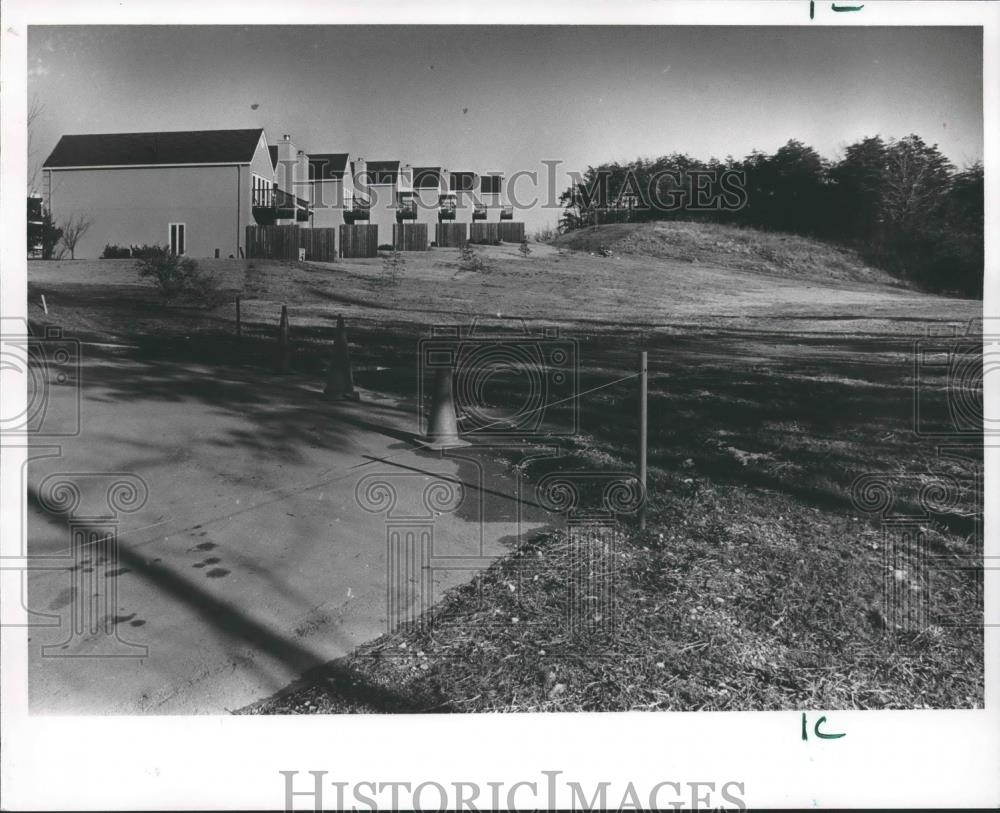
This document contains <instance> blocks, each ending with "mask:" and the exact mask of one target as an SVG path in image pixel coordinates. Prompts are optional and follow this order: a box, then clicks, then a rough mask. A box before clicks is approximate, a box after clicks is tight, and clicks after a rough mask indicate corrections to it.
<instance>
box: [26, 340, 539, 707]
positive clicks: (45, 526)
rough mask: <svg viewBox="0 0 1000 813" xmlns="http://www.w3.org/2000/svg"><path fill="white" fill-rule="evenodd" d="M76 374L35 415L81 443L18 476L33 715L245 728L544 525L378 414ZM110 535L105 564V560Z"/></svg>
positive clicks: (279, 384) (315, 396)
mask: <svg viewBox="0 0 1000 813" xmlns="http://www.w3.org/2000/svg"><path fill="white" fill-rule="evenodd" d="M85 350H86V348H85ZM95 353H104V354H103V355H95ZM88 355H89V356H90V359H89V360H86V361H85V363H84V365H83V367H82V372H81V376H80V378H81V384H80V386H79V388H77V386H76V385H75V383H74V382H73V381H72V380H71V381H69V382H68V383H66V384H63V385H61V386H51V387H50V393H51V398H50V404H49V412H48V414H47V415H46V420H47V421H49V425H50V426H52V425H57V424H58V425H61V426H67V427H70V426H72V423H73V419H74V415H75V413H76V409H77V407H76V401H75V396H76V393H77V392H79V394H80V399H79V414H80V433H79V435H78V436H76V437H70V438H50V439H46V440H43V441H39V442H38V443H37V444H36V445H35V447H34V448H33V450H32V455H33V460H32V461H31V463H30V465H29V467H28V475H27V480H28V522H29V526H28V527H29V533H28V537H29V542H28V545H29V553H30V554H31V555H32V556H33V557H37V558H35V559H33V560H32V561H33V562H38V563H39V565H40V567H39V569H36V570H33V571H32V572H31V574H30V575H29V578H28V590H27V604H28V607H29V610H30V611H31V612H32V613H33V615H32V620H33V622H35V624H36V626H33V627H32V629H31V633H30V637H29V648H30V676H29V687H30V702H31V709H32V711H33V712H34V713H121V714H131V713H139V712H147V713H222V712H224V711H226V710H230V709H235V708H238V707H240V706H243V705H245V704H247V703H249V702H251V701H253V700H256V699H259V698H261V697H265V696H267V695H269V694H271V693H273V692H274V691H276V690H278V689H279V688H282V687H283V686H285V685H287V684H288V683H289V682H291V681H292V680H294V679H295V678H297V677H298V676H300V675H301V674H302V673H303V672H304V671H306V670H307V669H309V668H310V667H312V666H315V665H318V664H320V663H324V662H326V661H328V660H331V659H333V658H336V657H339V656H341V655H344V654H346V653H348V652H349V651H350V650H351V649H352V648H353V647H355V646H356V645H358V644H360V643H362V642H364V641H366V640H370V639H372V638H374V637H376V636H378V635H379V634H381V633H382V632H384V631H385V629H386V626H387V623H392V619H397V618H403V617H406V616H407V614H412V613H413V612H416V611H418V610H419V608H420V606H421V603H422V602H423V603H426V602H428V601H433V600H434V599H435V598H436V597H439V596H440V594H441V591H443V590H444V589H447V588H448V587H449V586H451V585H453V584H456V583H459V582H461V581H463V580H466V579H468V578H470V577H471V575H472V573H474V572H475V570H477V569H479V568H482V567H484V566H486V565H487V564H488V563H489V561H490V560H491V558H492V557H495V556H497V555H499V554H501V553H503V552H504V551H505V550H506V549H507V547H506V543H509V542H510V541H511V540H512V539H513V538H514V537H515V536H516V535H517V534H518V533H521V532H524V531H526V530H529V529H531V528H536V527H539V526H540V525H541V524H543V523H544V522H546V521H547V519H548V518H547V515H546V514H545V513H544V512H543V511H541V509H539V508H537V507H536V506H531V505H525V504H524V503H522V502H521V501H519V500H517V499H515V495H516V489H517V484H516V482H515V480H514V479H513V478H512V476H511V475H508V474H505V473H503V471H502V469H501V466H500V465H499V464H498V463H497V462H496V461H495V460H493V459H492V457H491V455H490V454H489V453H488V452H484V451H483V450H468V449H460V450H453V451H451V452H448V453H445V454H444V455H442V453H440V452H436V453H432V452H426V451H422V450H420V449H419V448H418V447H416V446H415V445H414V444H413V443H412V436H411V434H410V433H412V432H414V431H415V430H416V428H417V427H416V417H415V415H414V414H413V412H412V410H408V409H405V408H403V407H401V406H400V405H399V404H398V403H397V402H395V401H392V400H390V399H387V398H384V397H378V396H376V395H375V394H373V393H366V394H365V400H364V402H362V403H360V404H355V403H349V402H341V403H330V402H326V401H324V400H323V399H322V398H321V395H320V388H319V386H318V383H317V382H316V381H315V380H307V379H305V378H298V377H296V376H294V375H293V376H285V377H278V376H268V375H265V374H261V373H255V372H251V371H249V370H246V369H235V370H231V371H221V377H220V370H218V369H215V368H210V367H203V366H199V365H193V364H175V363H167V362H151V361H142V362H139V361H136V360H134V359H130V358H126V357H123V356H121V355H118V356H115V355H113V354H112V355H108V354H107V353H106V351H101V350H98V349H94V348H90V349H89V351H88ZM455 455H463V456H464V457H462V458H458V457H456V456H455ZM67 482H68V483H70V484H71V487H70V488H66V487H64V484H65V483H67ZM116 483H119V484H124V485H118V486H116V485H115V484H116ZM115 533H116V534H117V539H118V544H117V559H116V558H115V553H116V552H115V546H114V545H111V546H108V545H107V544H106V543H104V542H102V541H101V540H102V539H106V538H107V537H108V536H109V534H115ZM72 540H75V541H72ZM421 545H426V546H427V547H426V548H421ZM421 550H425V551H426V553H425V554H423V555H424V556H425V557H426V556H428V555H429V556H430V557H431V558H430V559H429V563H430V564H431V565H432V570H430V571H425V570H421V567H420V562H421V561H424V563H425V564H427V563H428V560H427V559H426V558H425V559H423V560H422V559H421ZM41 566H44V568H51V569H44V568H43V567H41ZM428 572H429V573H431V574H433V575H432V578H431V580H430V581H431V583H430V584H427V585H424V586H421V581H420V574H421V573H424V574H426V573H428ZM43 625H51V626H43Z"/></svg>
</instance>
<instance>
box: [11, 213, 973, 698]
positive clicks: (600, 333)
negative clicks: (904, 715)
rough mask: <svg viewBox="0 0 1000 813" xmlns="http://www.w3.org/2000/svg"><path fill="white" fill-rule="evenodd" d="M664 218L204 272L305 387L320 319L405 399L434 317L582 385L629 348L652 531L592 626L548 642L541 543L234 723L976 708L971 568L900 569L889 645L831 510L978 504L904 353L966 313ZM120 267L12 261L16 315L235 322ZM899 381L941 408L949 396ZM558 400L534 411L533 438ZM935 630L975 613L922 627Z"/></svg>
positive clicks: (629, 444)
mask: <svg viewBox="0 0 1000 813" xmlns="http://www.w3.org/2000/svg"><path fill="white" fill-rule="evenodd" d="M670 226H671V227H672V228H671V229H667V230H666V231H665V230H664V229H663V228H662V224H661V225H660V226H656V227H652V228H646V229H638V228H635V227H617V226H613V227H604V228H602V229H600V230H598V232H596V233H594V232H589V231H584V232H579V233H577V235H574V236H572V238H573V240H574V241H580V240H587V239H591V238H590V237H588V235H592V238H593V239H594V240H596V241H599V244H608V245H612V246H613V247H615V248H614V251H615V254H614V256H612V257H610V258H604V257H596V256H591V255H590V254H589V253H588V252H587V250H586V249H587V245H586V243H579V242H576V243H574V245H576V246H577V247H579V248H580V249H581V250H578V251H575V250H570V249H567V248H565V247H563V248H558V247H549V246H543V245H538V246H536V247H533V254H532V255H531V257H529V258H528V259H525V258H523V257H521V256H520V255H519V254H518V253H517V247H516V246H513V245H511V246H501V247H488V248H486V249H484V254H486V255H487V256H488V257H489V260H490V263H491V270H490V271H489V272H488V273H485V274H479V273H468V272H463V271H462V270H461V268H460V267H459V257H458V254H457V252H456V251H454V250H447V249H443V250H436V251H431V252H427V253H426V254H420V253H413V254H408V255H407V268H406V274H405V276H404V278H402V279H401V281H400V284H399V285H396V286H382V285H379V284H378V282H377V280H378V277H379V275H380V272H381V262H380V261H379V260H371V261H356V262H344V263H338V264H326V265H324V264H298V263H271V262H263V261H250V262H245V261H215V262H212V261H207V262H206V263H204V267H205V268H206V269H210V270H214V271H215V272H216V273H217V274H218V275H219V276H220V277H221V278H222V285H223V287H224V288H228V290H229V291H230V292H231V293H233V294H236V293H240V294H241V296H242V297H243V314H244V320H245V324H244V330H245V334H244V344H243V348H242V349H241V350H240V355H239V361H240V363H249V364H254V363H260V364H268V363H270V362H269V359H270V355H268V354H269V353H270V352H271V350H272V349H273V346H272V344H271V342H273V336H274V330H275V328H276V326H277V319H278V313H279V311H280V305H281V304H282V303H287V304H288V305H289V310H290V314H291V322H292V339H293V342H294V343H295V358H294V364H295V366H296V368H297V369H299V370H316V371H317V372H318V371H319V370H320V369H321V367H322V364H323V358H324V354H325V353H326V352H327V351H328V349H329V346H330V341H331V340H332V331H333V325H334V321H335V317H336V315H337V313H343V314H344V315H345V317H346V318H347V320H348V326H349V330H350V335H351V339H352V342H353V343H354V345H355V347H354V348H352V354H353V357H354V359H355V363H356V364H357V366H358V368H359V369H361V370H362V371H361V372H359V373H358V375H357V378H358V381H359V383H360V384H361V386H364V387H368V388H371V389H375V390H384V391H392V392H394V393H396V394H398V395H401V396H404V397H409V398H412V396H413V393H414V392H415V390H416V369H415V363H414V352H413V348H414V346H415V341H416V339H417V338H418V337H419V336H421V335H426V331H427V329H428V328H429V326H430V325H433V324H440V323H449V324H468V323H469V320H470V319H471V318H472V317H490V316H493V315H494V314H496V313H498V312H499V313H501V314H502V315H503V316H518V317H524V318H525V319H526V320H527V322H528V324H529V326H537V325H541V324H553V323H555V324H559V325H560V326H561V327H562V328H563V330H564V332H565V333H566V334H568V335H570V336H572V337H574V338H575V339H576V341H577V342H578V344H577V347H578V353H579V358H580V371H579V373H580V380H579V389H580V390H587V389H590V388H592V387H595V386H599V385H606V384H607V383H608V382H610V381H614V380H616V379H618V378H621V377H622V376H623V375H627V374H629V373H631V372H632V371H633V370H634V364H635V355H636V351H637V349H638V348H640V347H644V348H646V349H648V350H649V353H650V370H651V378H650V416H651V423H650V451H649V455H650V459H649V460H650V467H651V468H650V477H651V499H652V503H651V507H650V531H649V533H646V534H639V533H636V532H635V531H634V529H633V528H631V526H629V525H628V523H627V522H626V525H625V527H624V535H623V538H622V542H621V544H620V545H619V546H618V547H617V548H616V549H615V550H614V551H613V552H608V553H607V555H606V556H604V557H603V559H602V560H601V561H603V562H604V565H606V568H607V569H608V571H609V572H612V573H613V574H614V578H615V584H616V589H615V596H616V609H615V612H614V614H613V617H612V616H611V615H608V614H606V613H602V618H601V620H600V621H597V620H596V619H592V620H593V623H592V624H591V626H590V627H589V633H588V634H585V635H568V634H567V623H566V618H567V602H568V598H567V592H566V585H567V582H568V579H567V573H568V572H570V571H572V568H569V571H568V569H567V568H568V567H569V566H568V558H569V557H570V554H571V553H573V550H574V545H576V544H577V543H576V542H574V541H572V540H570V539H569V538H568V537H567V536H566V535H565V534H564V533H561V532H558V531H555V530H553V531H549V532H546V533H545V534H541V535H539V536H537V537H534V538H532V539H529V540H522V541H521V543H520V545H519V547H518V548H517V549H516V550H514V551H512V552H511V554H510V555H509V556H508V557H505V558H504V559H502V560H500V561H498V562H497V563H496V564H495V565H494V566H493V567H491V568H490V569H489V570H488V571H487V572H486V573H485V574H483V575H481V576H480V577H479V578H477V580H476V581H475V582H474V583H473V584H471V585H466V586H465V587H462V588H458V589H457V590H455V591H453V592H452V593H451V594H449V595H448V596H447V597H446V598H445V600H444V601H443V602H442V604H441V605H440V606H439V607H437V608H436V609H435V611H434V614H433V618H432V623H430V624H429V625H426V626H423V627H420V628H415V629H403V630H399V631H397V632H396V633H394V634H393V635H390V636H385V637H383V638H381V639H379V640H377V641H374V642H372V643H371V644H369V645H367V646H365V647H362V648H361V649H360V650H359V651H358V652H357V653H356V654H355V655H354V656H352V657H351V658H348V659H346V660H345V661H341V662H337V663H334V664H331V665H329V666H328V667H327V668H326V669H324V670H321V671H320V672H318V673H316V674H313V675H309V676H306V677H305V678H304V680H303V681H302V682H301V683H299V684H297V685H296V686H294V687H291V688H290V689H289V690H288V691H287V692H284V693H282V694H281V695H280V696H279V697H276V698H271V699H269V700H266V701H263V702H261V703H259V704H256V705H255V706H253V707H251V708H249V709H247V710H245V711H246V712H247V713H270V712H316V711H373V712H378V711H428V710H436V711H489V710H494V711H525V710H575V709H590V710H596V709H601V710H620V709H651V710H652V709H675V710H677V709H684V710H693V709H787V708H792V707H824V708H920V707H924V706H927V707H934V708H967V707H977V706H981V704H982V699H983V686H982V679H983V648H982V647H983V640H982V629H981V627H980V628H977V627H976V625H975V619H976V617H977V614H978V617H979V619H980V620H981V612H982V603H981V602H982V598H981V595H980V594H979V593H978V592H977V591H978V589H979V586H978V584H977V581H976V580H977V578H981V573H979V574H977V573H976V572H974V571H973V572H968V571H960V570H956V569H952V570H947V571H944V572H940V573H935V574H931V573H923V572H908V573H903V574H902V575H901V576H900V577H899V579H898V582H899V585H900V586H902V587H903V588H904V589H907V590H913V591H914V592H915V593H916V592H919V591H920V590H922V589H924V588H933V589H932V590H931V592H930V599H929V603H928V606H927V607H926V609H927V611H928V614H927V619H926V621H925V622H924V623H922V624H920V625H903V626H900V627H898V628H897V627H896V626H895V623H894V622H893V619H892V617H891V615H888V614H887V612H886V607H885V602H884V599H883V593H882V588H883V582H884V579H885V578H886V577H887V576H888V577H891V578H895V574H894V572H893V570H892V568H891V566H890V565H889V564H888V562H889V560H888V559H887V558H886V557H885V555H884V553H885V544H886V543H885V539H884V538H883V535H882V533H881V530H880V528H879V526H878V523H877V522H876V521H875V518H873V517H872V516H871V515H868V514H862V513H859V511H858V510H857V509H856V508H855V507H854V506H853V505H852V501H851V485H852V483H853V482H854V480H855V478H856V477H858V476H859V475H861V474H866V473H878V474H880V475H883V476H884V477H885V478H887V479H888V480H889V481H890V482H891V483H892V484H893V485H895V486H896V490H897V493H898V505H897V510H898V511H899V512H900V513H902V514H906V515H917V514H918V513H919V506H918V505H917V494H918V493H919V491H920V489H921V488H922V487H924V486H925V485H927V484H928V483H930V482H933V481H934V479H935V478H937V477H941V476H950V477H953V478H955V480H956V481H957V482H959V483H960V484H961V486H962V489H963V495H964V499H965V501H966V502H968V501H970V500H972V499H974V497H975V494H974V485H973V484H974V482H975V476H976V473H977V471H978V470H979V469H980V468H981V458H978V459H977V458H976V455H975V454H973V455H972V457H970V458H969V459H968V460H965V461H962V460H956V459H945V458H942V457H941V456H940V455H939V454H938V452H937V448H936V445H935V441H934V440H933V439H929V438H926V437H921V436H919V435H917V434H915V433H914V431H913V394H914V378H913V363H912V362H913V352H914V342H915V341H916V340H917V339H918V338H919V337H921V336H922V335H923V334H924V332H925V330H926V329H927V328H928V327H930V326H933V327H935V328H937V329H940V328H943V327H949V326H950V327H960V326H963V325H964V324H965V323H966V322H967V321H968V320H969V319H972V318H974V317H976V316H981V313H982V308H981V303H979V302H975V301H969V300H959V299H947V298H942V297H934V296H928V295H925V294H920V293H918V292H915V291H908V290H901V289H900V288H898V287H895V286H894V285H892V284H891V283H890V282H889V281H888V280H886V279H883V278H881V277H880V276H879V275H878V274H870V273H869V271H868V270H866V269H864V268H863V266H862V265H860V264H858V263H857V261H856V258H852V257H851V256H850V255H847V254H844V253H843V252H840V251H838V250H836V249H832V248H830V247H827V246H823V245H822V244H818V243H815V242H811V241H806V240H804V239H803V238H786V237H784V236H782V235H770V234H757V233H752V232H746V231H744V230H740V229H726V228H723V227H711V228H707V229H706V228H705V227H703V226H701V225H694V226H687V225H683V224H670ZM561 239H563V238H561ZM691 257H693V258H694V259H696V260H697V262H690V261H689V260H690V258H691ZM127 263H128V261H117V263H116V261H102V262H100V263H97V262H86V261H78V262H76V263H70V262H64V263H45V264H42V263H32V264H30V266H29V280H30V285H29V297H30V301H31V302H32V303H33V304H34V303H35V302H37V299H38V295H39V294H41V293H45V294H46V295H47V299H48V303H49V307H50V311H51V313H50V316H49V317H48V320H47V321H48V323H51V324H57V325H61V326H63V327H64V329H65V330H66V331H67V332H68V333H70V334H73V335H79V336H83V337H87V336H92V337H99V338H101V339H102V340H107V339H109V338H111V339H115V340H119V341H123V342H133V343H135V344H137V345H139V346H140V347H141V348H143V352H154V351H157V352H165V353H170V354H172V355H176V354H178V353H184V354H187V355H188V356H196V357H198V358H199V359H202V360H206V359H207V360H216V361H218V362H219V363H220V364H226V363H230V362H231V361H232V358H233V353H234V352H235V350H234V345H233V342H232V310H231V308H229V307H226V306H224V307H221V308H216V309H208V310H205V309H179V308H173V309H164V308H163V307H162V306H160V305H159V304H158V303H157V302H156V301H155V296H154V293H153V291H152V289H151V288H149V287H148V286H143V285H141V284H139V283H138V282H137V281H136V280H135V278H134V274H133V272H132V271H131V270H130V268H129V267H128V265H127ZM30 313H31V316H32V319H33V320H35V321H37V322H39V323H41V322H45V321H46V320H45V318H44V316H43V314H42V313H41V310H40V309H39V308H36V307H32V309H31V311H30ZM376 367H381V368H384V369H382V370H381V371H378V372H376V371H375V368H376ZM500 383H502V382H500ZM923 386H924V387H925V390H926V391H925V392H924V395H925V396H926V397H928V398H929V399H930V400H931V402H932V403H933V405H935V406H936V407H937V408H938V409H939V410H940V409H941V408H942V407H943V406H944V405H945V404H946V401H947V397H948V396H947V389H946V386H947V381H946V380H945V379H944V378H943V377H938V378H936V379H934V380H931V381H925V382H924V384H923ZM505 391H508V392H509V394H508V395H504V393H505ZM491 392H492V393H493V397H495V398H496V399H497V403H496V404H491V405H490V406H491V407H493V408H498V409H501V410H502V409H503V408H505V407H510V406H512V405H516V404H514V401H511V403H505V401H504V399H505V398H508V399H515V400H516V399H517V397H518V396H517V392H518V391H517V388H516V387H515V386H513V382H512V386H511V387H510V388H508V390H505V388H504V387H502V386H498V387H495V388H493V389H492V390H491ZM633 398H634V386H633V384H632V383H628V382H626V383H623V384H620V385H616V386H615V387H609V388H607V389H604V390H601V391H599V392H597V393H594V394H592V395H590V396H587V397H586V398H584V399H581V401H580V402H579V404H578V405H577V406H579V408H580V410H581V413H580V418H581V429H580V432H579V433H578V434H577V435H576V436H574V437H572V438H566V439H564V440H563V441H562V446H563V448H564V451H565V455H566V457H565V458H564V460H563V461H562V462H560V463H559V464H558V465H562V466H573V467H583V468H590V469H595V470H605V471H606V470H609V469H626V470H628V469H629V468H631V467H632V466H633V465H634V452H633V447H634V426H633V424H632V423H631V419H630V417H629V416H630V415H632V414H633V407H634V400H632V399H633ZM572 408H573V405H563V406H561V407H560V408H558V409H553V410H551V414H548V415H547V418H548V420H549V421H550V422H551V424H552V426H553V428H555V429H558V428H559V427H560V426H565V425H566V424H567V423H568V421H569V418H570V410H571V409H572ZM509 462H510V463H511V465H517V464H518V462H519V461H518V460H516V459H514V458H511V459H510V461H509ZM546 465H553V464H546ZM547 470H548V469H546V468H545V467H544V465H543V464H531V465H530V466H528V467H527V468H526V470H525V471H526V473H527V474H528V476H529V477H532V478H537V477H539V476H541V475H542V474H544V473H545V472H546V471H547ZM967 508H968V506H967V505H966V506H960V507H958V508H956V509H954V510H952V511H950V512H945V513H940V514H936V515H932V516H927V517H926V518H925V519H924V520H922V522H923V527H924V532H925V533H926V537H927V539H928V544H929V545H930V547H931V549H932V550H933V552H934V553H935V554H936V555H938V556H939V557H941V558H943V559H945V560H954V561H962V560H967V559H968V558H969V557H970V556H972V555H974V553H975V549H976V529H975V527H974V523H973V521H972V519H971V518H970V516H969V513H968V511H967V510H966V509H967ZM601 572H604V571H601ZM595 573H596V571H595ZM587 578H592V579H593V578H597V577H596V576H594V577H590V576H587ZM597 581H598V582H600V579H599V578H598V579H597ZM931 582H933V583H931ZM954 617H964V618H967V619H972V622H971V623H969V624H967V625H965V626H962V627H958V628H956V627H947V626H946V625H945V624H944V623H943V622H942V619H947V618H954ZM515 618H516V619H517V621H514V619H515ZM612 622H613V623H612ZM404 645H405V646H404ZM543 653H544V654H543Z"/></svg>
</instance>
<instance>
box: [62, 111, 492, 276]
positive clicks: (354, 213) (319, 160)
mask: <svg viewBox="0 0 1000 813" xmlns="http://www.w3.org/2000/svg"><path fill="white" fill-rule="evenodd" d="M42 169H43V191H42V195H43V198H44V200H45V206H46V208H47V209H48V211H49V212H50V213H51V214H52V217H53V219H54V221H55V222H57V223H63V222H67V221H68V220H69V219H70V218H74V217H84V218H86V219H87V220H88V221H89V222H90V227H89V229H88V230H87V231H86V233H85V234H84V235H83V237H82V238H81V239H80V241H79V243H78V244H77V247H76V256H77V257H78V258H94V257H98V256H100V254H101V252H102V251H103V249H104V247H105V245H119V246H132V245H143V244H156V245H166V246H168V247H169V248H170V250H171V251H174V252H176V253H178V254H186V255H190V256H194V257H213V256H216V257H229V256H233V257H241V256H244V253H245V249H246V243H245V241H246V227H247V226H248V225H259V226H268V225H278V226H281V225H297V226H299V227H302V228H336V227H339V226H341V225H344V224H348V225H349V224H355V223H368V224H371V225H375V226H376V227H377V229H378V242H379V244H388V243H392V241H393V226H394V225H396V224H399V223H402V224H406V223H422V224H426V225H427V227H428V242H430V241H431V240H433V239H434V226H435V224H437V223H438V222H458V223H466V224H471V223H473V222H479V221H486V222H496V221H498V220H501V219H503V218H504V217H507V218H508V219H509V217H510V211H509V207H505V205H504V201H503V200H502V197H503V195H502V185H503V183H502V182H503V176H502V175H500V174H497V173H491V174H488V175H482V176H480V175H478V174H477V173H476V172H473V171H457V172H452V171H449V170H447V169H445V168H443V167H439V166H420V167H414V166H412V165H410V164H408V163H404V162H402V161H400V160H374V161H369V160H366V159H365V158H362V157H360V156H357V157H354V158H353V160H352V158H351V155H350V154H349V153H348V152H346V151H343V152H306V151H305V150H303V149H301V148H300V147H299V146H297V145H296V144H295V142H294V141H293V139H292V137H291V136H290V135H288V134H285V135H283V136H282V137H281V139H279V140H278V141H276V142H275V143H273V144H271V143H269V142H268V139H267V137H266V134H265V132H264V130H263V129H262V128H255V129H241V130H197V131H179V132H148V133H103V134H84V135H64V136H63V137H62V138H60V140H59V142H58V143H57V144H56V147H55V148H54V149H53V151H52V153H51V154H50V155H49V157H48V158H47V159H46V161H45V163H44V164H43V167H42Z"/></svg>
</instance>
